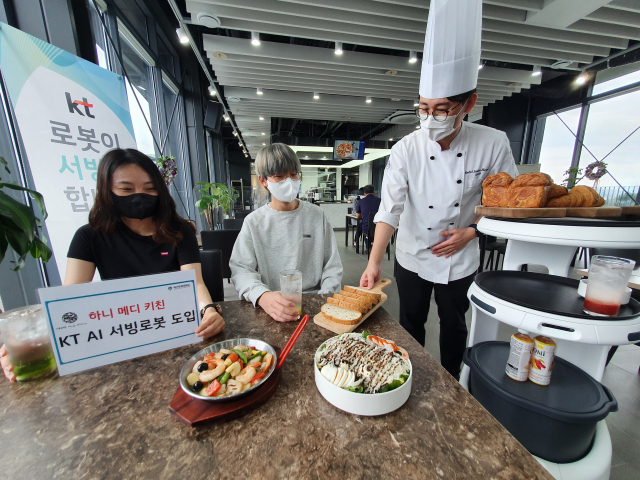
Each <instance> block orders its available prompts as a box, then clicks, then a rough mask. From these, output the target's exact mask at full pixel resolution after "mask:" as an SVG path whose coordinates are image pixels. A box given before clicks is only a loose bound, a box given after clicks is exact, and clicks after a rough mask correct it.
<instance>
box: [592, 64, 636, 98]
mask: <svg viewBox="0 0 640 480" xmlns="http://www.w3.org/2000/svg"><path fill="white" fill-rule="evenodd" d="M636 82H640V70H638V71H636V72H631V73H627V74H626V75H622V76H621V77H618V78H613V79H611V80H607V81H606V82H602V83H597V84H596V85H594V86H593V95H599V94H601V93H605V92H610V91H611V90H615V89H616V88H621V87H626V86H627V85H631V84H632V83H636Z"/></svg>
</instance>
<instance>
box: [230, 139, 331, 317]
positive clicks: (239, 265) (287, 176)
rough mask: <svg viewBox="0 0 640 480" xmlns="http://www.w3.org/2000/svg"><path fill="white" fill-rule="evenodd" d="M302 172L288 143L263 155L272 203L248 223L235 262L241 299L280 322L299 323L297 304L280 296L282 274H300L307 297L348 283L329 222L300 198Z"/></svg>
mask: <svg viewBox="0 0 640 480" xmlns="http://www.w3.org/2000/svg"><path fill="white" fill-rule="evenodd" d="M301 170H302V168H301V165H300V160H298V156H297V155H296V153H295V152H294V151H293V150H291V149H290V148H289V147H288V146H287V145H285V144H283V143H275V144H273V145H269V146H267V147H264V148H263V149H262V150H260V152H258V155H257V156H256V173H257V174H258V178H259V180H260V184H261V185H262V186H263V187H265V188H267V189H268V190H269V191H270V192H271V196H272V201H271V203H268V204H266V205H264V206H262V207H260V208H259V209H258V210H256V211H255V212H253V213H251V214H250V215H248V216H247V217H246V218H245V220H244V223H243V225H242V230H240V234H239V235H238V239H237V240H236V243H235V245H234V247H233V252H232V253H231V260H230V261H229V266H230V267H231V281H232V282H233V285H234V286H235V288H236V290H237V292H238V294H239V295H240V298H242V297H244V298H245V299H246V300H248V301H250V302H252V303H253V305H254V306H260V307H262V308H263V309H264V311H265V312H267V313H268V314H269V315H270V316H271V317H272V318H273V319H274V320H276V321H279V322H287V321H293V320H296V319H297V318H298V313H297V312H296V311H295V310H293V309H292V307H294V306H295V305H294V303H293V302H290V301H289V300H286V299H285V298H283V297H282V295H280V292H279V291H278V290H280V272H281V271H283V270H293V269H295V270H300V271H301V272H302V291H303V293H336V292H338V291H340V285H341V283H342V262H340V255H339V254H338V247H337V245H336V240H335V236H334V234H333V228H332V226H331V224H330V223H329V220H327V217H326V216H325V215H324V212H323V211H322V210H321V209H320V208H319V207H317V206H316V205H313V204H310V203H307V202H301V201H299V200H297V198H296V197H297V196H298V190H299V188H300V172H301Z"/></svg>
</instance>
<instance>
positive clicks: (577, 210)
mask: <svg viewBox="0 0 640 480" xmlns="http://www.w3.org/2000/svg"><path fill="white" fill-rule="evenodd" d="M566 211H567V217H581V218H612V217H619V216H620V215H622V208H620V207H567V208H566Z"/></svg>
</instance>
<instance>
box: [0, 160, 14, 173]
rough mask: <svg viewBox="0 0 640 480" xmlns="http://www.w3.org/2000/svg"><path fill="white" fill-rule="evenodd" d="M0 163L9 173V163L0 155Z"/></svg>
mask: <svg viewBox="0 0 640 480" xmlns="http://www.w3.org/2000/svg"><path fill="white" fill-rule="evenodd" d="M0 165H2V166H3V167H4V169H5V170H6V171H7V173H11V170H9V164H8V163H7V161H6V160H5V159H4V158H3V157H0Z"/></svg>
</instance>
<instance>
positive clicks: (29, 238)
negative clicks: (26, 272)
mask: <svg viewBox="0 0 640 480" xmlns="http://www.w3.org/2000/svg"><path fill="white" fill-rule="evenodd" d="M0 164H2V166H3V167H4V169H5V170H6V171H7V173H11V172H10V171H9V167H8V166H7V161H6V160H5V159H4V158H2V157H0ZM5 188H7V189H11V190H18V191H22V192H27V193H28V194H29V195H30V196H31V198H33V199H34V200H35V202H36V204H37V205H38V208H39V209H40V212H41V214H42V217H43V219H45V220H46V219H47V210H46V209H45V206H44V199H43V198H42V195H41V194H40V193H38V192H36V191H35V190H30V189H28V188H25V187H22V186H20V185H18V184H16V183H12V182H3V181H2V178H0V263H2V261H3V260H4V257H5V254H6V252H7V249H8V248H9V245H11V247H12V248H13V250H14V251H15V252H16V253H17V254H18V255H19V258H18V261H17V262H13V261H12V263H16V264H17V265H16V266H15V267H14V268H13V269H12V270H13V271H18V270H20V269H21V268H22V267H23V266H24V262H25V259H26V258H27V255H29V254H31V256H32V257H33V258H41V259H42V261H43V262H48V261H49V259H50V258H51V249H50V248H49V247H48V246H47V245H46V241H47V239H46V238H45V237H44V235H43V236H42V238H40V237H39V236H38V227H41V226H42V224H41V222H40V219H38V218H37V217H36V216H35V215H34V213H33V210H32V209H31V208H30V207H29V206H28V205H24V204H22V203H20V202H18V201H17V200H14V199H13V198H11V197H10V196H9V195H7V194H6V193H5V192H3V191H2V190H3V189H5Z"/></svg>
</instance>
